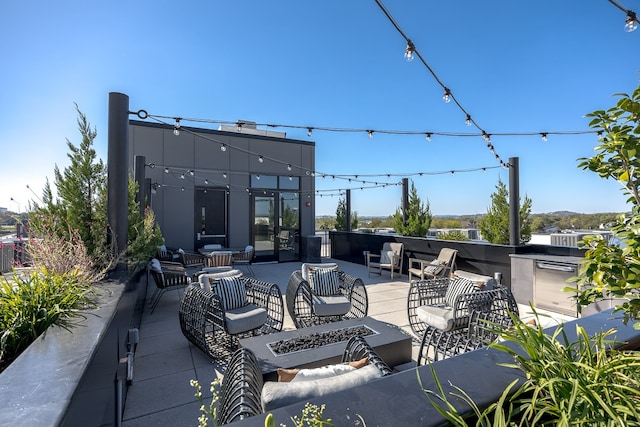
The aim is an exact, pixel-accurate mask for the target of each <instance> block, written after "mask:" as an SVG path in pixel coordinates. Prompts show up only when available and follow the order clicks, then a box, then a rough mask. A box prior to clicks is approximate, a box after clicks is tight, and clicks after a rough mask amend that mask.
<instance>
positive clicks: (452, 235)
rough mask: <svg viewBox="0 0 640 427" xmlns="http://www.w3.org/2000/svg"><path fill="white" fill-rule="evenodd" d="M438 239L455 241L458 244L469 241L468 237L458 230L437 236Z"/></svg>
mask: <svg viewBox="0 0 640 427" xmlns="http://www.w3.org/2000/svg"><path fill="white" fill-rule="evenodd" d="M438 239H440V240H457V241H459V242H464V241H467V240H469V237H468V236H467V235H466V234H464V233H463V232H462V231H459V230H452V231H449V232H446V233H442V234H439V235H438Z"/></svg>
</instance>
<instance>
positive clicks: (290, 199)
mask: <svg viewBox="0 0 640 427" xmlns="http://www.w3.org/2000/svg"><path fill="white" fill-rule="evenodd" d="M252 208H253V215H252V221H253V230H252V234H253V246H254V247H255V251H256V252H255V259H256V261H259V262H268V261H279V262H285V261H298V260H299V259H300V250H299V248H300V226H299V224H300V200H299V196H298V194H297V193H293V192H291V193H288V192H283V193H277V192H274V193H272V194H270V195H253V196H252Z"/></svg>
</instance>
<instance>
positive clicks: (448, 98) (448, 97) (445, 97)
mask: <svg viewBox="0 0 640 427" xmlns="http://www.w3.org/2000/svg"><path fill="white" fill-rule="evenodd" d="M442 100H443V101H444V102H445V103H446V104H448V103H449V102H451V91H450V90H449V88H448V87H445V88H444V94H443V95H442Z"/></svg>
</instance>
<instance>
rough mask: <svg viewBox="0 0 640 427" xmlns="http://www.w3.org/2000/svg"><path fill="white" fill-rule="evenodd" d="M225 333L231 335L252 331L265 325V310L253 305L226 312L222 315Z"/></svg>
mask: <svg viewBox="0 0 640 427" xmlns="http://www.w3.org/2000/svg"><path fill="white" fill-rule="evenodd" d="M224 318H225V324H226V325H227V331H228V332H229V333H230V334H231V335H237V334H240V333H242V332H248V331H253V330H254V329H258V328H259V327H261V326H262V325H264V324H265V323H267V310H265V309H264V308H262V307H258V306H257V305H255V304H247V305H245V306H242V307H240V308H234V309H231V310H227V311H225V313H224Z"/></svg>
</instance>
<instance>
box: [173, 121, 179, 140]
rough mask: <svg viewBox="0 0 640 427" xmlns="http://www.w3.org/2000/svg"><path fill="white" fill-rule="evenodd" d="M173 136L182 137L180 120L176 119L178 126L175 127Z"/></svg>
mask: <svg viewBox="0 0 640 427" xmlns="http://www.w3.org/2000/svg"><path fill="white" fill-rule="evenodd" d="M173 134H174V135H175V136H178V135H180V119H179V118H177V117H176V124H174V125H173Z"/></svg>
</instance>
